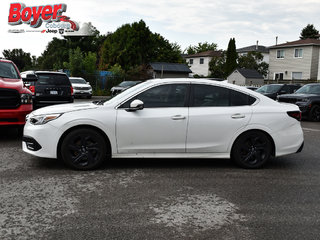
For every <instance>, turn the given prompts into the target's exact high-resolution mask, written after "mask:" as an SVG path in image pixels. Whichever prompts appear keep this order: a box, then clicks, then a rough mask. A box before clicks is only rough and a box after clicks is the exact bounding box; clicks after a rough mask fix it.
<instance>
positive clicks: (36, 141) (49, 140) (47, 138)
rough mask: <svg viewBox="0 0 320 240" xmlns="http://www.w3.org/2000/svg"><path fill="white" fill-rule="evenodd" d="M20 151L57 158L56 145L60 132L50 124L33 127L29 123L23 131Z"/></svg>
mask: <svg viewBox="0 0 320 240" xmlns="http://www.w3.org/2000/svg"><path fill="white" fill-rule="evenodd" d="M23 136H24V137H23V139H22V149H23V151H24V152H27V153H29V154H31V155H34V156H37V157H43V158H57V145H58V142H59V139H60V136H61V132H60V130H59V129H57V128H56V127H54V126H52V125H51V124H50V123H46V124H43V125H33V124H31V123H30V122H29V121H27V122H26V125H25V126H24V129H23Z"/></svg>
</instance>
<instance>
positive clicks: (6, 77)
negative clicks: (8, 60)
mask: <svg viewBox="0 0 320 240" xmlns="http://www.w3.org/2000/svg"><path fill="white" fill-rule="evenodd" d="M0 77H1V78H11V77H10V76H1V75H0Z"/></svg>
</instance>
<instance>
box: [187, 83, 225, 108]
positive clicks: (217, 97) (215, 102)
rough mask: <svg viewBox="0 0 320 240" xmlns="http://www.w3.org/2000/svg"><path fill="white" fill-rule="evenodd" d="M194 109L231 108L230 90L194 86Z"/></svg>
mask: <svg viewBox="0 0 320 240" xmlns="http://www.w3.org/2000/svg"><path fill="white" fill-rule="evenodd" d="M192 100H193V101H192V106H193V107H214V106H229V89H227V88H221V87H216V86H209V85H198V84H197V85H194V86H193V99H192Z"/></svg>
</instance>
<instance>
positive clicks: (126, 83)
mask: <svg viewBox="0 0 320 240" xmlns="http://www.w3.org/2000/svg"><path fill="white" fill-rule="evenodd" d="M139 83H141V81H123V82H121V83H120V84H119V85H117V86H115V87H113V88H111V96H115V95H117V94H118V93H121V92H123V91H124V90H126V89H128V88H130V87H132V86H134V85H137V84H139Z"/></svg>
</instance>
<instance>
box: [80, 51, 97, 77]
mask: <svg viewBox="0 0 320 240" xmlns="http://www.w3.org/2000/svg"><path fill="white" fill-rule="evenodd" d="M82 64H83V68H84V70H85V72H86V73H87V74H94V73H95V72H96V70H97V54H95V53H92V52H88V53H87V54H85V57H84V59H83V63H82Z"/></svg>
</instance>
